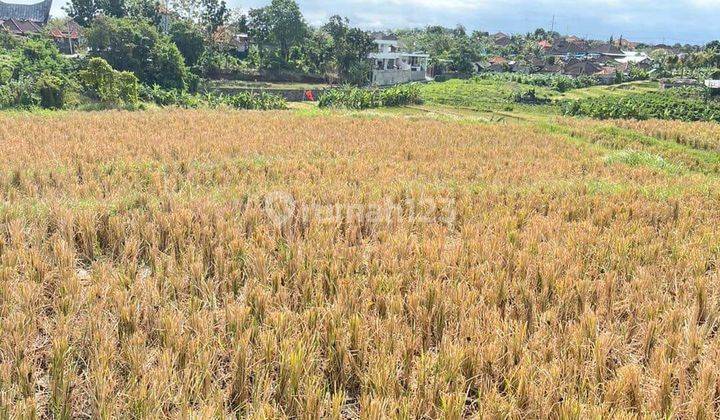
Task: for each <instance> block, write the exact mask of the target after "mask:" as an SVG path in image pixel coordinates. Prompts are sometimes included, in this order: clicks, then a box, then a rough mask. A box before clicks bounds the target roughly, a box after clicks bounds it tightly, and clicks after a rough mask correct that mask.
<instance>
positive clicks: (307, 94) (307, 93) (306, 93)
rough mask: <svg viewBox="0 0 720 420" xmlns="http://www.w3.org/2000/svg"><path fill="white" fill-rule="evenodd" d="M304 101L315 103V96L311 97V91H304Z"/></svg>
mask: <svg viewBox="0 0 720 420" xmlns="http://www.w3.org/2000/svg"><path fill="white" fill-rule="evenodd" d="M305 99H306V100H308V101H310V102H315V95H313V93H312V90H306V91H305Z"/></svg>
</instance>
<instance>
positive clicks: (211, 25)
mask: <svg viewBox="0 0 720 420" xmlns="http://www.w3.org/2000/svg"><path fill="white" fill-rule="evenodd" d="M229 18H230V9H228V7H227V4H226V3H225V0H202V14H201V20H202V23H203V26H205V30H206V31H207V32H208V33H209V34H213V33H215V31H216V30H217V28H219V27H221V26H223V25H225V23H226V22H227V21H228V19H229Z"/></svg>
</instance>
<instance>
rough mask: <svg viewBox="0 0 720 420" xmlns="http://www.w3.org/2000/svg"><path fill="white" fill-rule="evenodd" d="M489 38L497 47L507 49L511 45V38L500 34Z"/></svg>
mask: <svg viewBox="0 0 720 420" xmlns="http://www.w3.org/2000/svg"><path fill="white" fill-rule="evenodd" d="M490 37H491V38H492V40H493V43H494V44H495V45H497V46H498V47H507V46H508V45H510V44H512V38H511V37H510V36H509V35H506V34H504V33H502V32H498V33H496V34H493V35H490Z"/></svg>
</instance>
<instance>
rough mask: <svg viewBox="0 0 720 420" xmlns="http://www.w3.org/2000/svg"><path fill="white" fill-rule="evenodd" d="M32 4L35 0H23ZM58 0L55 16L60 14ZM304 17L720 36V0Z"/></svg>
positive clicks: (467, 4) (409, 3)
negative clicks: (552, 25) (552, 26)
mask: <svg viewBox="0 0 720 420" xmlns="http://www.w3.org/2000/svg"><path fill="white" fill-rule="evenodd" d="M227 1H228V4H229V5H230V6H231V7H233V8H241V9H248V8H252V7H260V6H263V5H265V4H267V3H268V2H269V0H227ZM23 2H33V0H23ZM62 2H63V0H56V4H54V5H53V11H54V14H60V13H62V12H61V11H60V7H61V6H62ZM299 3H300V7H301V8H302V11H303V13H304V14H305V17H306V19H307V20H308V21H309V22H310V23H312V24H321V23H322V22H323V21H325V20H326V19H327V17H329V16H331V15H333V14H340V15H343V16H347V17H348V18H350V20H351V22H352V23H353V24H354V25H357V26H361V27H363V28H366V29H386V28H393V27H415V26H421V27H422V26H426V25H429V24H433V25H434V24H439V25H446V26H455V25H457V24H462V25H464V26H465V27H466V28H468V29H469V30H474V29H482V30H486V31H491V32H495V31H503V32H506V33H517V32H527V31H529V30H531V29H534V28H537V27H544V28H548V29H549V28H550V26H551V23H552V20H553V15H555V29H556V30H558V31H560V32H562V33H571V34H575V35H578V36H589V37H592V38H596V39H607V38H609V37H610V36H611V35H613V36H615V38H618V37H619V36H620V35H623V36H625V37H626V38H628V39H630V40H632V41H639V42H666V43H670V44H673V43H675V42H680V43H705V42H707V41H710V40H712V39H720V0H674V1H673V0H655V1H650V0H626V1H622V0H585V1H571V0H536V1H529V0H508V1H496V0H335V1H328V0H322V1H321V0H300V1H299Z"/></svg>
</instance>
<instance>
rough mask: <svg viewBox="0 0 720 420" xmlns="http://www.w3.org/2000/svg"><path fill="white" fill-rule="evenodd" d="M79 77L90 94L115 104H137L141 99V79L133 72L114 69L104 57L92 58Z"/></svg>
mask: <svg viewBox="0 0 720 420" xmlns="http://www.w3.org/2000/svg"><path fill="white" fill-rule="evenodd" d="M79 78H80V80H81V82H82V84H83V85H84V86H85V89H86V91H87V94H88V96H90V97H94V98H96V99H98V100H100V101H102V102H105V103H108V104H115V105H135V104H137V102H138V100H139V90H140V86H139V81H138V78H137V76H135V74H133V73H131V72H127V71H124V72H119V71H116V70H113V68H112V67H111V66H110V64H108V62H107V61H105V60H103V59H102V58H98V57H95V58H91V59H90V61H89V62H88V65H87V67H86V68H85V69H84V70H82V71H80V73H79Z"/></svg>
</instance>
